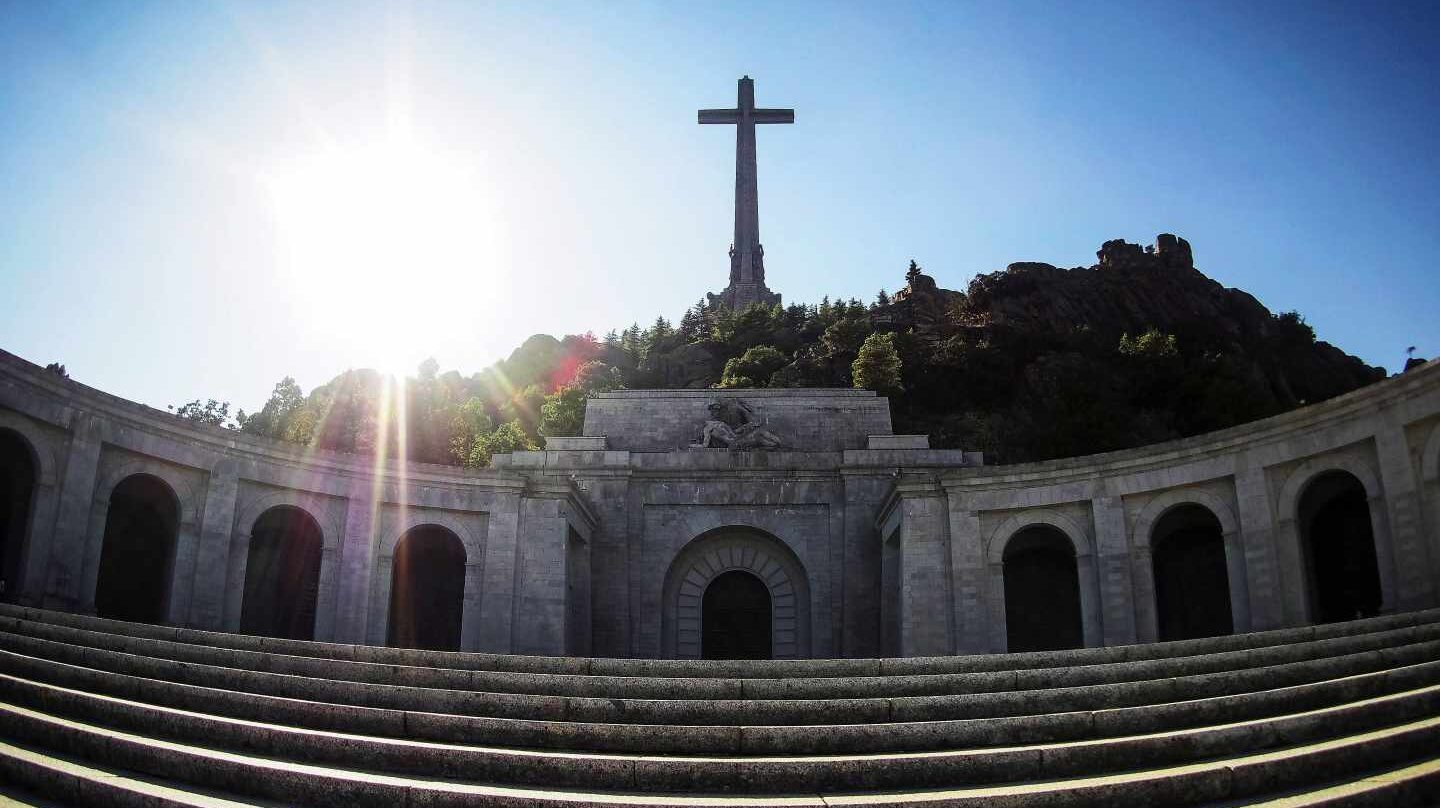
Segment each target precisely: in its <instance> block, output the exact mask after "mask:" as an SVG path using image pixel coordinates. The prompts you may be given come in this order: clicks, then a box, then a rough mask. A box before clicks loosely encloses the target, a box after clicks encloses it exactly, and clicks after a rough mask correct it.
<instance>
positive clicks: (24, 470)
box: [0, 429, 38, 603]
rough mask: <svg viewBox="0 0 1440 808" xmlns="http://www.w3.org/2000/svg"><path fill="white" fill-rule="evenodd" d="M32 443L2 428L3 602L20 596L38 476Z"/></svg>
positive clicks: (0, 562) (0, 552)
mask: <svg viewBox="0 0 1440 808" xmlns="http://www.w3.org/2000/svg"><path fill="white" fill-rule="evenodd" d="M37 471H38V469H37V468H36V464H35V459H34V457H33V456H32V455H31V452H30V445H29V444H28V443H26V441H25V439H24V438H22V437H21V436H20V434H19V433H17V432H15V431H13V430H9V429H0V602H5V603H10V602H13V601H14V600H15V599H17V598H18V597H19V596H20V588H21V586H22V585H23V584H24V581H22V580H21V576H22V574H23V572H24V569H25V551H26V549H27V536H28V533H29V528H30V509H31V503H32V502H33V501H34V499H35V479H36V477H37Z"/></svg>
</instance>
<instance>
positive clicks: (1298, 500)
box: [1275, 453, 1397, 625]
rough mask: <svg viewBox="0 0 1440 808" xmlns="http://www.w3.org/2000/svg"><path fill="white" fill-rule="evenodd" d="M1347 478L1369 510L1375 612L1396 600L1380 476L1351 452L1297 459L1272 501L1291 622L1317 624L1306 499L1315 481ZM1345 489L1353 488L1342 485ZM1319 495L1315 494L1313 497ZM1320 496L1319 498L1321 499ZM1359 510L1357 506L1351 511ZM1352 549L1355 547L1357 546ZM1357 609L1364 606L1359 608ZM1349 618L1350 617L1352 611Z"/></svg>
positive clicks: (1310, 522) (1391, 606) (1356, 529)
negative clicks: (1376, 594)
mask: <svg viewBox="0 0 1440 808" xmlns="http://www.w3.org/2000/svg"><path fill="white" fill-rule="evenodd" d="M1325 477H1330V478H1331V479H1332V480H1335V479H1347V478H1348V479H1350V480H1353V481H1354V482H1356V483H1357V484H1358V485H1359V489H1358V490H1359V491H1360V492H1362V493H1361V497H1362V498H1363V500H1364V504H1365V509H1366V511H1367V512H1368V521H1369V528H1368V532H1369V535H1370V547H1371V548H1372V549H1373V551H1374V555H1375V568H1376V570H1375V571H1376V576H1377V578H1378V579H1379V583H1378V586H1379V591H1380V605H1379V607H1378V610H1379V611H1380V612H1388V611H1392V610H1394V608H1395V604H1396V602H1397V601H1396V594H1395V590H1396V583H1395V552H1394V547H1393V546H1392V544H1391V539H1390V523H1389V519H1388V515H1387V508H1386V503H1385V491H1384V489H1383V488H1382V487H1381V483H1380V476H1379V475H1378V474H1377V473H1376V472H1375V470H1374V469H1373V468H1371V466H1370V464H1369V463H1368V462H1366V461H1365V460H1362V459H1361V458H1359V457H1356V456H1354V455H1350V454H1344V453H1337V454H1330V455H1324V456H1321V457H1314V458H1311V459H1309V460H1307V461H1305V462H1304V463H1301V464H1300V466H1299V467H1298V468H1296V469H1295V470H1294V471H1293V472H1291V473H1290V475H1289V476H1288V477H1287V478H1286V479H1285V483H1284V485H1282V486H1281V488H1280V494H1279V497H1278V498H1277V502H1276V519H1277V521H1276V525H1275V530H1276V550H1277V554H1278V556H1279V561H1280V565H1281V566H1280V572H1281V581H1282V585H1283V594H1284V602H1285V613H1286V619H1287V620H1289V621H1291V622H1292V623H1294V624H1297V625H1298V624H1301V623H1306V622H1312V623H1313V622H1322V618H1321V616H1320V614H1319V611H1318V608H1319V604H1317V602H1316V599H1315V598H1316V584H1317V582H1316V580H1315V579H1314V577H1313V572H1314V567H1313V558H1311V557H1309V556H1308V554H1309V553H1310V552H1311V550H1312V549H1313V542H1312V540H1311V539H1312V537H1311V535H1310V533H1309V532H1308V531H1307V527H1311V526H1313V524H1314V519H1313V514H1306V513H1302V511H1303V510H1304V506H1305V505H1306V503H1305V502H1303V501H1302V500H1305V499H1306V498H1309V497H1311V496H1312V494H1314V492H1315V491H1316V488H1315V487H1314V484H1315V483H1316V482H1317V481H1319V480H1321V479H1322V478H1325ZM1345 487H1347V488H1348V489H1349V490H1350V491H1352V492H1354V491H1355V490H1356V489H1355V488H1354V487H1353V486H1348V485H1347V486H1345ZM1316 496H1319V495H1316ZM1321 498H1323V497H1321ZM1351 510H1352V511H1353V512H1356V513H1358V512H1359V508H1358V507H1354V508H1352V509H1351ZM1365 530H1366V528H1365V527H1364V526H1363V525H1354V526H1353V530H1352V531H1351V532H1356V533H1358V532H1364V531H1365ZM1355 549H1357V550H1358V549H1360V548H1359V547H1358V546H1357V547H1356V548H1355ZM1360 611H1361V612H1362V613H1363V611H1364V609H1361V610H1360ZM1352 616H1353V615H1352Z"/></svg>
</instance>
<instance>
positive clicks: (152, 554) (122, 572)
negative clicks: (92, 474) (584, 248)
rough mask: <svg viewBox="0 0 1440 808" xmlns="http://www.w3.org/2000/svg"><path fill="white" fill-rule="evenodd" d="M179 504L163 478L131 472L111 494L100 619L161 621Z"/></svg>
mask: <svg viewBox="0 0 1440 808" xmlns="http://www.w3.org/2000/svg"><path fill="white" fill-rule="evenodd" d="M179 527H180V503H179V502H178V501H177V500H176V498H175V492H174V491H172V490H171V489H170V486H168V485H166V484H165V482H164V481H162V480H161V479H160V478H159V477H155V476H152V475H149V474H132V475H130V476H129V477H126V478H125V479H124V480H121V481H120V484H119V485H117V486H115V489H114V490H113V491H111V492H110V507H109V509H108V510H107V511H106V513H105V539H104V543H103V544H102V545H101V549H100V571H99V574H98V576H97V578H96V581H95V611H96V613H97V614H99V615H100V616H101V617H109V618H114V619H116V620H131V621H134V622H138V623H159V622H162V621H164V619H165V607H166V604H167V602H168V601H169V595H170V575H171V568H172V566H173V565H174V562H175V538H176V534H177V531H178V530H179Z"/></svg>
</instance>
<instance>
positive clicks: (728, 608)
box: [700, 570, 771, 659]
mask: <svg viewBox="0 0 1440 808" xmlns="http://www.w3.org/2000/svg"><path fill="white" fill-rule="evenodd" d="M701 608H702V614H701V618H700V624H701V626H702V630H701V637H700V651H701V655H702V656H703V657H704V658H706V659H769V658H770V655H771V641H770V590H769V589H767V588H766V587H765V583H764V582H763V581H761V580H760V579H759V578H756V577H755V576H754V575H751V574H750V573H748V572H740V571H739V570H735V571H732V572H726V573H721V574H720V575H718V576H716V577H715V579H714V580H712V581H711V582H710V586H709V587H707V588H706V589H705V598H704V602H703V603H702V606H701Z"/></svg>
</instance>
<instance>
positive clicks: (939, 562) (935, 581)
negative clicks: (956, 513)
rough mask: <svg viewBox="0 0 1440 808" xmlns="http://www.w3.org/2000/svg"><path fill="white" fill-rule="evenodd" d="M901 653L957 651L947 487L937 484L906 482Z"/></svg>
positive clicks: (902, 499)
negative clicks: (952, 600)
mask: <svg viewBox="0 0 1440 808" xmlns="http://www.w3.org/2000/svg"><path fill="white" fill-rule="evenodd" d="M896 488H897V490H898V491H899V494H900V502H899V503H898V505H897V507H899V508H900V509H901V512H900V604H899V606H900V608H899V611H900V655H901V656H907V657H911V656H936V655H942V654H951V653H954V650H955V646H954V631H953V630H952V629H951V626H950V623H951V617H952V615H953V613H954V607H953V605H952V602H951V588H950V584H951V577H950V535H949V525H948V521H949V520H948V516H949V513H948V511H949V509H948V508H947V507H946V499H945V494H944V491H943V490H942V489H941V488H940V487H939V486H938V485H936V484H935V483H933V482H931V481H929V480H925V481H915V482H901V483H900V484H898V485H897V486H896Z"/></svg>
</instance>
